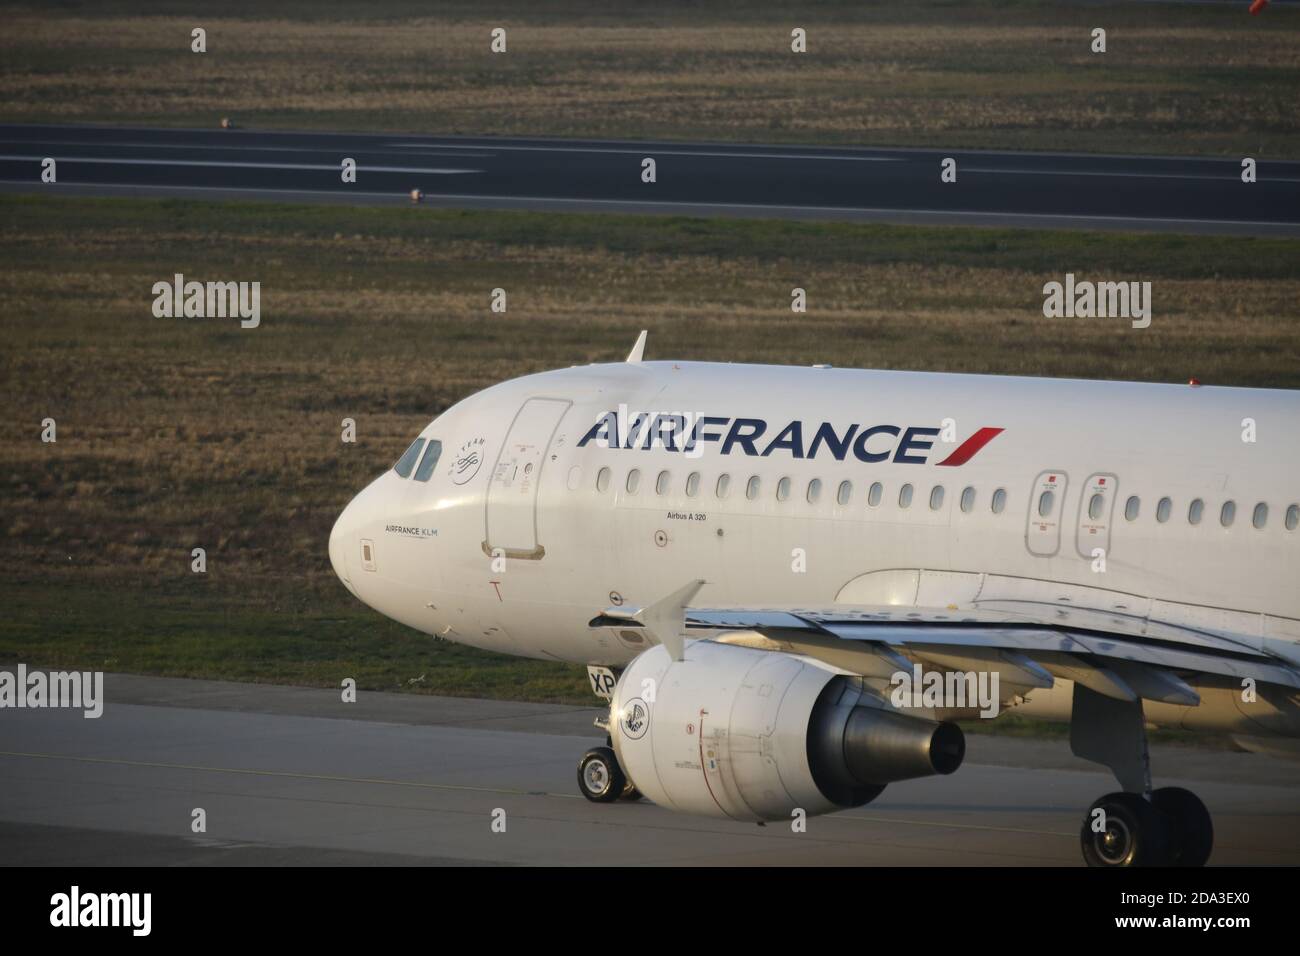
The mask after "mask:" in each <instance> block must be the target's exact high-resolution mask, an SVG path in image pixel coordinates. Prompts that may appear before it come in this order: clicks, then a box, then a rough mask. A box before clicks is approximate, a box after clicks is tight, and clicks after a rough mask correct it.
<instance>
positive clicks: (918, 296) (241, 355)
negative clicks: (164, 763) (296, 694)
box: [0, 196, 1300, 702]
mask: <svg viewBox="0 0 1300 956" xmlns="http://www.w3.org/2000/svg"><path fill="white" fill-rule="evenodd" d="M1297 252H1300V242H1297V241H1295V240H1261V239H1243V238H1216V237H1179V236H1123V235H1114V234H1106V235H1101V234H1089V233H1046V232H1031V231H1012V230H1006V231H1000V230H988V229H956V228H913V227H894V226H882V225H859V224H826V223H819V224H808V223H791V222H772V221H760V220H720V221H709V220H698V219H684V218H669V217H630V216H577V215H571V216H561V215H548V214H534V213H510V212H492V213H488V212H461V211H433V210H428V209H422V208H383V209H378V208H376V209H366V208H345V207H318V206H290V205H275V204H253V203H248V204H245V203H198V202H190V201H166V200H108V199H104V200H89V201H78V200H70V199H49V198H44V197H41V198H35V197H13V196H5V197H0V256H3V261H4V263H5V266H4V269H3V270H0V305H2V306H3V307H2V308H0V324H2V331H3V337H2V338H0V402H2V403H3V408H4V409H5V414H4V415H3V416H2V417H0V482H2V485H0V494H2V497H3V504H2V505H0V522H3V528H4V537H3V545H2V546H0V605H2V606H3V607H4V613H3V615H0V661H15V660H24V661H27V662H29V663H31V664H33V665H34V666H72V665H76V666H84V667H90V666H93V667H96V668H104V669H110V670H112V669H120V670H131V671H140V672H151V673H164V674H172V675H188V676H210V677H229V678H235V679H246V680H268V681H285V682H294V683H301V684H318V685H337V682H338V681H339V680H340V679H341V678H342V677H344V676H352V677H356V678H357V679H358V682H359V684H360V685H361V686H362V687H371V688H396V687H413V688H416V689H421V690H426V691H433V692H440V693H453V694H465V695H482V694H487V695H501V696H517V697H523V698H529V699H535V700H559V701H576V702H586V701H588V699H589V698H588V697H587V696H586V690H585V686H586V685H585V677H584V676H583V674H582V671H581V669H579V668H566V667H561V666H559V665H551V664H544V663H534V662H522V661H517V660H513V659H506V658H499V657H494V656H492V655H488V654H482V653H478V652H474V651H470V650H467V649H464V648H459V647H456V646H454V645H449V644H446V643H441V642H431V641H429V640H428V639H427V638H423V637H420V636H418V635H416V634H415V633H414V632H410V631H405V630H403V629H402V628H400V627H398V626H397V625H395V624H391V623H388V622H385V621H383V620H382V619H381V618H380V617H379V616H378V615H376V614H374V613H372V612H370V611H369V610H367V609H365V608H363V607H361V606H360V605H359V604H358V603H357V602H355V601H354V600H352V599H351V598H350V597H349V596H348V595H347V593H346V592H345V591H344V589H343V587H342V586H341V585H340V584H339V583H338V582H337V581H336V580H335V579H334V578H333V575H332V573H331V572H330V569H329V564H328V559H327V555H326V547H325V544H326V539H327V536H328V532H329V528H330V526H331V524H332V522H333V519H334V517H335V516H336V515H337V513H338V512H339V510H340V509H341V508H342V506H343V505H344V504H345V503H346V501H347V500H348V498H349V497H350V495H351V494H352V493H353V492H354V491H356V490H357V489H358V488H360V487H361V486H362V485H363V484H364V483H365V482H366V481H367V480H368V479H369V478H370V477H372V476H373V475H375V474H377V473H378V472H380V471H382V470H383V469H384V468H386V467H387V466H388V465H389V464H390V463H391V461H392V459H393V458H395V457H396V455H397V454H399V453H400V451H401V450H402V449H403V447H404V446H405V445H406V443H407V442H408V440H409V439H410V436H411V435H412V434H414V433H415V432H416V431H417V430H418V429H420V428H421V427H422V426H423V425H424V424H425V423H427V421H428V420H429V419H431V418H432V417H433V416H434V415H436V414H437V413H438V412H439V411H441V410H442V409H443V408H445V407H447V406H448V405H449V404H451V403H452V402H454V401H456V400H458V399H459V398H461V397H463V396H465V395H467V394H469V393H470V392H472V391H474V390H477V389H479V388H482V387H484V386H487V385H489V384H492V383H494V382H496V381H499V380H501V379H503V378H506V377H509V376H512V375H518V374H523V373H525V372H529V371H534V370H538V369H543V368H551V367H560V366H566V365H572V364H580V363H584V362H590V361H611V360H618V359H621V357H622V356H623V355H624V354H625V353H626V351H627V349H628V348H629V347H630V345H631V343H632V342H633V340H634V339H635V337H636V334H637V331H638V330H639V329H641V328H648V329H650V340H649V349H648V352H647V357H649V358H680V359H716V360H734V361H759V362H778V363H779V362H789V363H794V364H810V363H814V362H819V361H833V362H834V363H835V364H837V365H857V366H864V367H892V368H914V369H935V370H945V369H948V370H964V371H975V372H994V373H1024V374H1035V375H1039V374H1042V375H1062V376H1084V377H1095V378H1134V379H1146V380H1154V381H1184V380H1186V379H1187V378H1188V377H1189V376H1193V375H1195V376H1196V377H1198V378H1200V379H1201V380H1202V381H1204V382H1213V383H1223V384H1238V385H1270V386H1285V387H1291V388H1295V387H1300V276H1297V274H1296V268H1295V264H1296V262H1297ZM1067 268H1068V269H1070V270H1072V271H1074V272H1075V273H1076V274H1078V275H1080V276H1087V275H1105V276H1107V277H1110V278H1131V279H1146V280H1150V281H1151V282H1152V284H1153V303H1154V305H1153V321H1152V325H1151V327H1150V328H1149V329H1146V330H1141V331H1137V330H1133V329H1131V328H1129V327H1128V324H1127V323H1126V322H1124V321H1123V320H1105V319H1091V320H1089V319H1076V320H1068V319H1055V320H1048V319H1044V318H1043V316H1042V310H1041V306H1042V294H1041V289H1042V285H1043V283H1044V282H1046V281H1048V280H1049V279H1059V278H1061V275H1062V273H1063V272H1064V271H1065V270H1066V269H1067ZM175 272H181V273H183V274H185V275H186V277H188V278H198V279H241V280H257V281H260V282H261V283H262V324H261V327H260V328H258V329H255V330H247V331H246V330H241V329H240V328H239V325H238V321H237V320H197V319H157V318H154V317H153V315H152V313H151V308H150V307H151V302H152V294H151V291H150V290H151V287H152V285H153V283H154V282H157V281H159V280H165V279H170V277H171V276H172V274H173V273H175ZM796 285H798V286H801V287H803V288H805V289H807V291H808V300H809V312H808V313H807V314H806V315H803V316H797V317H796V316H792V314H791V312H790V307H789V302H790V289H791V288H792V287H793V286H796ZM497 286H500V287H503V288H505V289H506V290H507V293H508V296H509V300H508V301H509V308H508V311H507V313H505V314H504V315H502V314H493V313H492V312H491V311H490V310H489V295H490V290H491V289H492V288H494V287H497ZM47 416H48V417H53V418H54V419H56V421H57V423H58V442H57V443H56V444H44V443H42V442H41V441H40V430H41V421H42V419H44V418H46V417H47ZM344 417H351V418H354V419H356V421H357V424H358V441H357V443H356V444H355V445H345V444H342V443H341V442H340V440H339V437H340V427H339V426H340V421H341V419H343V418H344ZM195 546H202V547H205V548H206V549H207V552H208V562H209V570H208V573H207V574H206V575H196V574H192V573H190V570H189V553H190V549H191V548H193V547H195ZM422 675H423V677H424V679H423V680H419V678H420V677H421V676H422ZM413 680H414V681H417V683H415V684H413V685H412V684H410V683H409V682H410V681H413Z"/></svg>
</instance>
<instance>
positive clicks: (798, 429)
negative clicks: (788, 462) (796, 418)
mask: <svg viewBox="0 0 1300 956" xmlns="http://www.w3.org/2000/svg"><path fill="white" fill-rule="evenodd" d="M786 436H789V437H786ZM778 448H788V449H789V450H790V454H791V455H793V456H794V457H795V458H802V457H803V422H791V423H790V424H789V425H786V426H785V428H784V429H783V430H782V432H781V434H779V435H777V436H776V437H775V438H773V439H772V442H771V444H769V445H768V446H767V447H766V448H764V449H763V457H764V458H766V457H767V456H768V455H770V454H772V452H774V451H775V450H776V449H778Z"/></svg>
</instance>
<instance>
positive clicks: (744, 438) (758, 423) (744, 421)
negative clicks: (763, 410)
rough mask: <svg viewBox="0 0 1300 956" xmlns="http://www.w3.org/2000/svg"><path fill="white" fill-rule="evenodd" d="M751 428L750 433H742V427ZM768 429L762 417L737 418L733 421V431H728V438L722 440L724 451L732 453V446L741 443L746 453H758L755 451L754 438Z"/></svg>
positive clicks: (727, 453)
mask: <svg viewBox="0 0 1300 956" xmlns="http://www.w3.org/2000/svg"><path fill="white" fill-rule="evenodd" d="M742 428H747V429H749V432H748V434H742V433H741V429H742ZM765 431H767V422H765V421H763V420H762V419H761V418H737V419H736V420H735V421H734V422H732V423H731V431H729V432H727V437H726V439H725V440H724V441H723V442H722V453H723V454H724V455H730V454H731V446H732V445H739V446H740V447H741V448H743V449H744V450H745V454H746V455H757V454H758V452H756V451H754V440H755V439H757V438H758V436H759V435H761V434H763V432H765Z"/></svg>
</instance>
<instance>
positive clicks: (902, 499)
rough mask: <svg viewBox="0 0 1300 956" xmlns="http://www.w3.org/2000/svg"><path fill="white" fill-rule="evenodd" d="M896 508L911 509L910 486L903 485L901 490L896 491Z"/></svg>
mask: <svg viewBox="0 0 1300 956" xmlns="http://www.w3.org/2000/svg"><path fill="white" fill-rule="evenodd" d="M898 507H900V508H910V507H912V486H911V485H903V487H902V488H899V489H898Z"/></svg>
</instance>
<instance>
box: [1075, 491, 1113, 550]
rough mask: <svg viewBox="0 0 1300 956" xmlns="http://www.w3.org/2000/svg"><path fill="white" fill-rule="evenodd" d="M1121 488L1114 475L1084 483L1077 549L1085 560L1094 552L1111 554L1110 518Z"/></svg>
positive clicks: (1080, 503)
mask: <svg viewBox="0 0 1300 956" xmlns="http://www.w3.org/2000/svg"><path fill="white" fill-rule="evenodd" d="M1118 485H1119V482H1118V481H1117V480H1116V479H1115V476H1114V475H1092V476H1090V477H1089V478H1088V480H1087V481H1085V482H1084V483H1083V495H1082V497H1080V499H1079V529H1078V532H1077V534H1076V540H1075V547H1076V548H1078V549H1079V554H1080V555H1082V556H1083V557H1085V558H1092V557H1093V554H1092V552H1093V549H1094V548H1101V549H1102V550H1103V551H1104V552H1106V553H1107V554H1109V553H1110V517H1111V513H1112V512H1113V511H1114V508H1115V497H1116V495H1117V494H1118V492H1119V489H1118Z"/></svg>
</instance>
